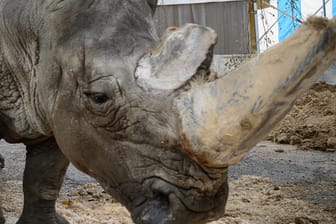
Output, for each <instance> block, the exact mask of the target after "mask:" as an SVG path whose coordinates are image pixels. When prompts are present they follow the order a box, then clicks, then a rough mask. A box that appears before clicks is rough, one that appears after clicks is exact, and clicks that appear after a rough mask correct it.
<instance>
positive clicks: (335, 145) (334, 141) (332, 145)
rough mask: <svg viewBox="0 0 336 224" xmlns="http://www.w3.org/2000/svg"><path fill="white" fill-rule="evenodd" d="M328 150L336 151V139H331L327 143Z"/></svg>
mask: <svg viewBox="0 0 336 224" xmlns="http://www.w3.org/2000/svg"><path fill="white" fill-rule="evenodd" d="M327 146H328V148H331V149H336V137H330V138H328V141H327Z"/></svg>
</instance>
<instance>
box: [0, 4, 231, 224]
mask: <svg viewBox="0 0 336 224" xmlns="http://www.w3.org/2000/svg"><path fill="white" fill-rule="evenodd" d="M155 7H156V1H154V0H113V1H111V0H81V1H78V0H64V1H61V0H25V1H22V0H0V16H1V20H0V44H1V45H0V139H5V140H6V141H7V142H10V143H18V142H22V143H24V144H25V145H26V147H27V159H26V167H25V173H24V181H23V189H24V208H23V212H22V215H21V217H20V219H19V221H18V223H25V224H27V223H32V224H42V223H43V224H55V223H57V224H64V223H68V222H67V221H66V220H65V219H64V218H62V217H61V216H59V215H57V214H56V212H55V200H56V198H57V195H58V192H59V189H60V187H61V185H62V181H63V177H64V174H65V172H66V169H67V167H68V164H69V161H71V162H72V163H73V164H74V165H75V166H76V167H77V168H78V169H80V170H81V171H83V172H85V173H87V174H88V175H90V176H92V177H94V178H96V179H97V181H98V182H99V183H100V184H101V185H102V186H103V187H104V188H105V189H106V190H107V191H108V192H109V193H110V194H111V195H113V196H114V197H116V198H117V199H118V200H120V202H122V203H123V204H124V205H125V206H126V207H127V208H128V209H129V211H130V212H131V215H132V218H133V220H134V221H135V223H146V224H147V223H148V224H160V223H161V224H167V223H198V222H199V223H204V222H205V221H206V220H208V219H210V218H214V217H218V216H219V215H223V210H224V207H225V203H226V198H227V191H228V189H227V172H226V168H220V169H219V168H218V169H210V168H209V169H206V168H202V167H201V166H200V165H198V164H197V163H196V162H195V161H194V160H192V159H190V158H189V157H188V156H187V155H186V154H184V153H183V152H182V150H181V149H180V148H181V145H182V139H181V137H180V136H182V134H181V133H179V128H178V124H179V122H178V115H177V114H178V113H177V112H176V111H175V110H176V109H175V107H174V106H173V100H174V94H172V95H167V94H164V93H155V94H154V93H150V92H146V91H144V90H143V89H142V88H140V87H139V86H138V85H137V84H136V82H135V81H134V71H135V69H136V65H137V61H138V60H139V58H140V57H141V56H142V55H144V54H145V53H146V52H148V50H149V49H151V48H152V47H153V46H155V45H156V44H157V42H158V38H157V36H156V34H155V31H154V27H153V20H152V15H153V13H154V9H155ZM0 214H1V213H0ZM0 220H1V219H0ZM0 223H1V221H0Z"/></svg>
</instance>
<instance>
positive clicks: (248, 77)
mask: <svg viewBox="0 0 336 224" xmlns="http://www.w3.org/2000/svg"><path fill="white" fill-rule="evenodd" d="M335 44H336V20H335V19H333V20H327V19H324V18H310V19H308V21H307V22H305V23H304V24H303V25H302V26H301V27H300V28H299V29H298V30H297V31H296V32H295V33H294V34H293V35H292V36H291V37H289V38H288V39H287V40H285V41H283V42H282V43H280V44H278V45H276V46H275V47H273V48H271V49H269V50H267V51H266V52H265V53H263V54H260V55H258V56H256V57H254V58H252V59H250V60H249V61H248V62H247V63H245V64H243V65H242V66H240V67H239V68H238V69H236V70H234V71H232V72H230V73H229V74H227V75H225V76H223V77H221V78H220V79H217V80H215V81H212V82H210V83H206V84H203V85H200V86H197V87H194V88H192V89H190V90H188V91H186V92H183V93H182V94H180V95H179V97H178V98H177V99H176V100H175V106H176V107H177V110H178V111H179V115H180V119H181V129H182V130H181V132H182V133H183V136H184V143H183V146H184V150H185V152H186V153H187V154H189V155H190V156H191V157H192V158H193V159H195V160H196V161H197V162H198V163H199V164H201V165H203V166H207V167H227V166H229V165H231V164H234V163H237V162H238V161H239V160H240V159H241V158H242V157H243V156H244V155H245V154H246V152H247V151H248V150H249V149H251V147H253V146H254V145H255V144H256V143H258V142H259V141H260V140H262V139H263V137H264V136H265V135H266V134H267V133H268V132H269V131H270V130H271V128H272V127H274V125H275V124H276V123H277V122H278V121H279V120H280V119H281V118H283V117H284V116H285V115H286V113H288V111H289V110H290V108H291V107H292V105H293V103H294V102H295V100H296V99H297V98H298V97H299V96H300V95H301V94H302V93H303V92H304V91H306V90H307V89H308V88H309V87H310V86H311V85H312V84H313V83H314V82H315V81H316V80H317V78H318V77H319V76H320V75H321V74H322V73H323V72H324V71H325V70H326V69H327V68H328V67H329V66H330V65H331V64H332V63H333V62H334V61H335V59H336V52H335Z"/></svg>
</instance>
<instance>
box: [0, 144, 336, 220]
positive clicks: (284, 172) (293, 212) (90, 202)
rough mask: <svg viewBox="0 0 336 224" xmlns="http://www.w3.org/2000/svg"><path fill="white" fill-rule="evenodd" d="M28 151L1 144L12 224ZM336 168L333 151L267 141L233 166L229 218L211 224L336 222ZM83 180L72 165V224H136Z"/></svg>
mask: <svg viewBox="0 0 336 224" xmlns="http://www.w3.org/2000/svg"><path fill="white" fill-rule="evenodd" d="M23 150H24V149H23V146H22V145H8V144H5V143H3V142H0V151H1V152H3V155H4V156H5V158H6V161H7V163H6V167H5V169H4V170H3V171H2V173H0V183H1V185H0V202H1V203H2V205H3V207H4V214H5V216H6V218H7V223H6V224H15V222H16V220H17V218H18V217H19V215H20V212H21V208H22V199H23V197H22V190H21V184H22V182H21V176H22V171H23V166H24V153H22V151H23ZM335 170H336V157H335V153H333V152H321V151H313V150H310V151H301V150H297V149H296V147H295V146H288V145H278V144H274V143H271V142H262V143H260V144H258V145H257V147H255V148H254V149H253V150H252V151H251V152H250V153H249V154H248V155H247V156H246V157H245V158H244V160H242V161H241V162H240V163H239V164H238V165H236V166H233V167H231V168H230V170H229V174H230V181H229V185H230V194H229V200H228V203H227V208H226V211H225V214H224V217H223V218H222V219H220V220H217V221H214V222H212V223H211V224H292V223H294V224H315V223H319V224H334V223H335V224H336V173H335V172H334V171H335ZM76 172H77V173H76ZM83 178H84V177H78V171H76V170H74V169H73V167H70V169H69V172H68V173H67V176H66V179H65V184H64V186H63V190H62V193H61V197H60V199H59V200H58V203H57V210H58V211H59V212H60V213H61V214H62V215H64V216H65V217H66V218H67V219H68V220H69V221H70V223H72V224H131V223H132V221H131V219H130V217H129V213H128V211H127V210H126V209H125V208H124V207H123V206H122V205H121V204H119V203H118V202H117V201H115V200H114V199H113V198H111V197H110V196H109V195H107V194H106V193H105V192H104V191H103V189H102V188H100V187H99V186H98V185H97V184H96V183H94V182H93V183H88V182H90V181H91V182H92V181H93V180H90V179H83ZM83 180H84V182H83ZM83 183H84V184H83ZM307 220H310V221H307Z"/></svg>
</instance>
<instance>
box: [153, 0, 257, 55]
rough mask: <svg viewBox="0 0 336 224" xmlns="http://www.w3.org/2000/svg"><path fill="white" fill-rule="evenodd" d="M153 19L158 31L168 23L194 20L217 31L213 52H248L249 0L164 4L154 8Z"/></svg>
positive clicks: (163, 28) (181, 23) (168, 24)
mask: <svg viewBox="0 0 336 224" xmlns="http://www.w3.org/2000/svg"><path fill="white" fill-rule="evenodd" d="M155 23H156V27H157V31H158V33H159V35H161V34H162V33H164V31H165V30H166V28H167V27H169V26H181V25H183V24H185V23H197V24H201V25H205V26H209V27H212V28H213V29H215V30H216V32H217V34H218V43H217V45H216V48H215V54H249V53H251V44H250V39H251V38H250V21H249V1H248V0H241V1H233V2H215V3H203V4H186V5H163V6H159V7H158V8H157V11H156V14H155Z"/></svg>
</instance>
